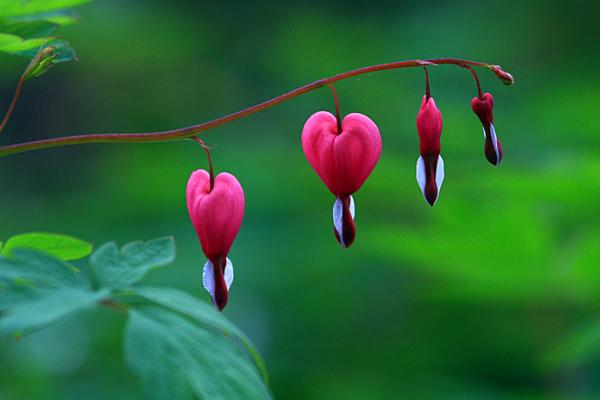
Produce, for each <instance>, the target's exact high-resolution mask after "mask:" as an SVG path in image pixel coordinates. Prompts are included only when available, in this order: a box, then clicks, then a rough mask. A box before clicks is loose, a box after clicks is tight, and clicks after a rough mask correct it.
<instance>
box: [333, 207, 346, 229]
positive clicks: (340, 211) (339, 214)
mask: <svg viewBox="0 0 600 400" xmlns="http://www.w3.org/2000/svg"><path fill="white" fill-rule="evenodd" d="M343 218H344V207H343V204H342V200H341V199H340V198H337V199H335V203H333V227H334V228H335V231H336V232H337V233H338V236H339V237H340V238H341V237H342V226H343V225H342V224H343V222H342V221H343Z"/></svg>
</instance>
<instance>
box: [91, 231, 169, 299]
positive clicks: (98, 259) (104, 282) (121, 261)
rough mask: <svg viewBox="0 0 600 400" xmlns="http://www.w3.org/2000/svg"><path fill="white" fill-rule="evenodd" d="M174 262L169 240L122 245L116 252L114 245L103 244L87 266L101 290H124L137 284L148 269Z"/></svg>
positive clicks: (167, 238)
mask: <svg viewBox="0 0 600 400" xmlns="http://www.w3.org/2000/svg"><path fill="white" fill-rule="evenodd" d="M174 260H175V241H174V240H173V238H172V237H166V238H160V239H154V240H151V241H149V242H145V243H143V242H133V243H129V244H126V245H125V246H123V248H122V249H121V250H120V251H119V250H118V249H117V246H116V244H115V243H106V244H104V245H103V246H101V247H100V248H99V249H98V250H96V251H95V252H94V254H92V256H91V257H90V265H91V266H92V269H93V270H94V272H95V274H96V278H97V280H98V283H99V285H100V286H101V287H108V288H111V289H117V288H126V287H128V286H131V285H133V284H135V283H137V282H139V281H140V280H141V279H142V278H143V277H144V276H145V275H146V273H148V272H149V271H150V270H151V269H153V268H157V267H161V266H164V265H167V264H170V263H172V262H173V261H174Z"/></svg>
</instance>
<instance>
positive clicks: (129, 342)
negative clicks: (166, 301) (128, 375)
mask: <svg viewBox="0 0 600 400" xmlns="http://www.w3.org/2000/svg"><path fill="white" fill-rule="evenodd" d="M125 353H126V358H127V363H128V365H129V367H130V368H131V369H132V370H133V371H134V372H135V373H136V374H137V375H139V377H140V378H141V380H142V386H143V396H142V397H143V398H145V399H146V398H147V399H155V400H160V399H172V398H178V399H182V400H185V399H192V398H195V397H194V395H195V396H197V397H200V398H203V399H215V400H220V399H223V400H224V399H228V400H230V399H269V398H271V397H270V394H269V391H268V389H267V387H266V385H265V383H264V382H263V381H262V380H261V378H260V374H259V373H258V371H257V370H256V369H255V368H254V366H253V365H252V363H251V362H250V360H249V359H248V358H247V357H246V355H245V354H244V353H243V352H242V351H241V349H240V348H239V347H238V346H236V345H235V343H233V342H231V341H230V340H228V338H227V337H225V336H224V335H223V334H220V333H217V332H214V331H212V330H207V329H202V328H200V327H198V326H197V325H195V324H193V323H192V322H190V321H189V320H187V319H185V318H183V317H181V316H178V315H176V314H174V313H172V312H169V311H166V310H164V309H161V308H158V307H152V306H147V307H141V308H139V309H132V310H130V317H129V321H128V323H127V328H126V340H125ZM174 394H176V396H175V397H174Z"/></svg>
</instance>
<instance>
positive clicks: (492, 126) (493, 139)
mask: <svg viewBox="0 0 600 400" xmlns="http://www.w3.org/2000/svg"><path fill="white" fill-rule="evenodd" d="M490 133H491V135H492V145H494V151H495V152H496V160H498V161H497V163H499V162H500V152H499V151H498V137H496V129H494V124H490Z"/></svg>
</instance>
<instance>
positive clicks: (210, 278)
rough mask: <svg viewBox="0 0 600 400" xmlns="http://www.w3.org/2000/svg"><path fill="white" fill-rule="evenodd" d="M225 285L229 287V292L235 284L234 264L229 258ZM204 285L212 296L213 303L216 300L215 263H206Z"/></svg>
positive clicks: (203, 276)
mask: <svg viewBox="0 0 600 400" xmlns="http://www.w3.org/2000/svg"><path fill="white" fill-rule="evenodd" d="M224 278H225V284H226V285H227V290H229V288H230V287H231V284H232V283H233V264H232V263H231V260H230V259H229V257H227V264H226V265H225V276H224ZM202 283H203V284H204V289H206V291H207V292H208V293H209V294H210V297H211V298H212V300H213V302H216V300H215V270H214V266H213V263H212V262H210V260H208V261H206V264H204V272H203V273H202Z"/></svg>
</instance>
